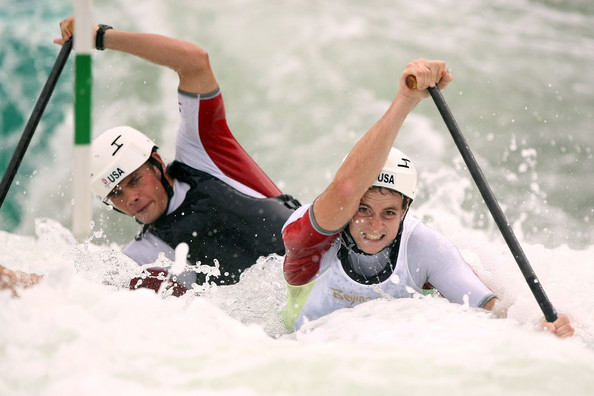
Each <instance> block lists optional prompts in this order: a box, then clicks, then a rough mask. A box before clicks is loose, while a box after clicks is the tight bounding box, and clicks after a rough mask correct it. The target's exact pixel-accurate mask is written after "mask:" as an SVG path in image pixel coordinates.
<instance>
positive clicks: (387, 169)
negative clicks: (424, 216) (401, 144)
mask: <svg viewBox="0 0 594 396" xmlns="http://www.w3.org/2000/svg"><path fill="white" fill-rule="evenodd" d="M372 186H374V187H383V188H387V189H390V190H394V191H398V192H399V193H401V194H403V195H405V196H406V197H408V198H410V199H415V195H416V193H417V170H416V169H415V166H414V164H413V163H412V161H411V160H410V158H409V157H408V155H406V154H404V153H403V152H402V151H400V150H398V149H396V148H394V147H392V149H391V150H390V154H388V159H387V160H386V163H385V164H384V167H383V168H382V170H381V172H380V174H379V175H378V177H377V179H376V180H375V181H374V182H373V184H372Z"/></svg>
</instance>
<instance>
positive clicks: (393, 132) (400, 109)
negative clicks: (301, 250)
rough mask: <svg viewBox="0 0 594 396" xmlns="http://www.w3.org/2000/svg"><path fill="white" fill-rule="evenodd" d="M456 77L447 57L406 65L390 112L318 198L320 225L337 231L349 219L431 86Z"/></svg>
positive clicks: (347, 158)
mask: <svg viewBox="0 0 594 396" xmlns="http://www.w3.org/2000/svg"><path fill="white" fill-rule="evenodd" d="M410 75H414V76H415V77H416V78H417V88H416V89H414V90H411V89H410V88H408V86H407V85H406V77H408V76H410ZM452 80H453V77H452V75H451V74H450V73H449V72H448V71H447V69H446V67H445V62H443V61H431V60H424V59H419V60H416V61H414V62H411V63H409V64H408V65H407V66H406V68H405V69H404V72H403V73H402V75H401V76H400V87H399V90H398V93H397V94H396V97H395V98H394V101H393V102H392V104H391V105H390V107H389V108H388V110H387V111H386V113H385V114H384V115H383V116H382V117H381V118H380V119H379V121H378V122H376V123H375V125H373V126H372V127H371V129H369V131H367V133H365V135H363V137H362V138H361V139H360V140H359V141H358V142H357V144H356V145H355V146H354V147H353V149H352V150H351V151H350V153H349V154H348V156H347V157H346V159H345V160H344V162H343V163H342V165H341V166H340V168H339V169H338V171H337V172H336V175H335V177H334V179H333V180H332V182H331V183H330V185H329V186H328V187H327V188H326V190H324V192H323V193H322V194H321V195H320V196H319V197H318V198H317V199H316V201H315V202H314V206H313V210H314V217H315V219H316V222H317V223H318V225H319V226H320V227H322V228H323V229H324V230H327V231H336V230H338V229H340V228H342V227H343V226H344V225H345V224H347V223H348V221H349V220H350V219H351V218H352V217H353V215H354V214H355V212H356V211H357V208H358V206H359V201H360V199H361V197H362V196H363V195H364V194H365V192H366V191H367V189H368V188H369V186H371V184H372V183H373V180H374V179H375V178H376V177H377V176H378V174H379V172H380V170H381V169H382V166H383V165H384V162H385V160H386V158H387V157H388V153H389V151H390V148H391V147H392V145H393V144H394V140H395V139H396V136H397V135H398V131H399V130H400V127H401V126H402V124H403V122H404V120H405V119H406V117H407V116H408V113H410V111H411V110H412V109H413V108H414V107H415V106H416V105H417V104H418V103H419V102H420V101H421V100H422V99H424V98H426V97H428V96H429V93H428V91H427V87H429V86H431V87H433V86H435V85H436V84H437V83H439V88H440V89H444V88H445V87H446V86H447V85H448V84H449V83H450V82H451V81H452Z"/></svg>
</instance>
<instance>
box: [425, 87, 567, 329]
mask: <svg viewBox="0 0 594 396" xmlns="http://www.w3.org/2000/svg"><path fill="white" fill-rule="evenodd" d="M428 89H429V93H430V94H431V97H432V98H433V101H434V102H435V104H436V105H437V109H438V110H439V112H440V113H441V116H442V117H443V120H444V121H445V123H446V125H447V127H448V129H449V130H450V133H451V134H452V137H453V138H454V142H455V143H456V146H458V150H459V151H460V154H461V155H462V158H463V159H464V162H465V163H466V166H467V167H468V170H469V171H470V174H471V175H472V178H473V179H474V182H475V183H476V185H477V187H478V189H479V191H480V193H481V195H482V196H483V199H484V200H485V203H486V204H487V207H488V208H489V211H490V212H491V215H492V216H493V219H495V223H497V226H498V227H499V230H500V231H501V234H502V235H503V238H504V239H505V241H506V242H507V246H508V247H509V249H510V250H511V252H512V254H513V256H514V258H515V259H516V262H517V263H518V266H519V267H520V270H521V271H522V274H523V275H524V278H526V282H527V283H528V286H529V287H530V290H532V294H534V297H535V298H536V301H537V302H538V305H540V309H542V312H543V313H544V316H545V318H546V320H547V321H548V322H554V321H555V320H557V311H556V310H555V308H554V307H553V305H552V304H551V302H550V301H549V299H548V297H547V295H546V293H545V291H544V289H543V287H542V284H541V283H540V282H539V280H538V278H537V277H536V274H535V273H534V271H533V270H532V267H531V266H530V263H529V262H528V259H527V258H526V255H525V254H524V251H523V250H522V247H521V246H520V244H519V242H518V240H517V238H516V236H515V234H514V232H513V230H512V228H511V226H510V224H509V222H508V221H507V219H506V218H505V215H504V213H503V211H502V210H501V207H500V206H499V204H498V203H497V200H496V199H495V195H494V194H493V192H492V191H491V188H490V187H489V184H488V183H487V180H486V179H485V176H484V175H483V173H482V171H481V169H480V167H479V165H478V163H477V162H476V160H475V158H474V156H473V154H472V151H471V150H470V147H469V146H468V143H466V139H465V138H464V136H463V135H462V132H460V128H459V127H458V124H457V123H456V120H455V119H454V116H453V115H452V112H451V111H450V109H449V107H448V105H447V104H446V102H445V99H444V98H443V95H442V94H441V91H440V90H439V88H437V87H429V88H428Z"/></svg>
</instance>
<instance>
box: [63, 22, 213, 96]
mask: <svg viewBox="0 0 594 396" xmlns="http://www.w3.org/2000/svg"><path fill="white" fill-rule="evenodd" d="M98 28H99V26H98V25H93V26H92V31H93V34H94V38H93V40H92V41H93V43H95V38H96V35H97V29H98ZM60 29H61V31H62V37H61V38H57V39H55V40H54V42H55V43H56V44H60V45H62V44H64V42H65V41H66V40H68V39H70V38H71V37H72V33H73V31H74V17H70V18H67V19H65V20H63V21H61V22H60ZM103 42H104V46H105V48H106V49H110V50H116V51H121V52H125V53H128V54H131V55H135V56H138V57H140V58H143V59H146V60H148V61H149V62H152V63H155V64H157V65H162V66H166V67H168V68H170V69H172V70H174V71H175V72H176V73H177V74H178V76H179V88H180V89H181V90H183V91H186V92H192V93H199V94H202V93H208V92H212V91H214V90H215V89H216V88H217V86H218V85H217V81H216V79H215V77H214V74H213V72H212V70H211V68H210V62H209V59H208V52H206V50H204V49H203V48H200V47H199V46H197V45H195V44H192V43H190V42H187V41H184V40H179V39H175V38H171V37H167V36H162V35H158V34H152V33H134V32H125V31H121V30H116V29H108V30H106V31H105V35H104V41H103Z"/></svg>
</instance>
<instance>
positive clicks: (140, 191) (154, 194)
mask: <svg viewBox="0 0 594 396" xmlns="http://www.w3.org/2000/svg"><path fill="white" fill-rule="evenodd" d="M107 198H108V199H109V200H110V201H111V203H112V204H113V205H114V206H115V207H116V208H118V209H119V210H121V211H122V212H124V213H126V214H127V215H130V216H132V217H134V218H136V219H137V220H138V221H140V222H142V223H144V224H150V223H152V222H153V221H155V220H157V219H158V218H159V217H160V216H161V215H162V214H163V213H164V212H165V210H167V200H168V197H167V192H166V191H165V189H164V188H163V185H162V184H161V172H160V171H159V170H158V169H156V168H155V167H154V166H153V165H151V164H150V163H148V162H145V163H144V164H143V165H142V166H141V167H140V168H138V169H136V170H135V171H134V172H132V173H131V174H129V175H128V176H126V177H125V178H124V180H123V181H122V182H121V183H120V184H118V185H117V186H116V187H115V188H114V189H113V190H111V192H110V193H109V195H108V196H107Z"/></svg>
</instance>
